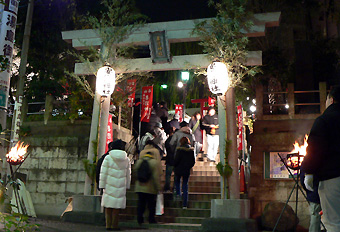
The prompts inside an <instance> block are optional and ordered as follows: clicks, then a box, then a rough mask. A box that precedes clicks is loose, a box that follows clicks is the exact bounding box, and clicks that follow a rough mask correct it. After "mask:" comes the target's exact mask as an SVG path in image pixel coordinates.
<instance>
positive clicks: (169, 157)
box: [164, 128, 175, 192]
mask: <svg viewBox="0 0 340 232" xmlns="http://www.w3.org/2000/svg"><path fill="white" fill-rule="evenodd" d="M173 134H174V129H173V128H170V130H169V137H168V138H167V140H166V141H165V149H166V158H165V165H166V168H165V184H164V192H170V191H171V190H170V182H171V174H172V171H173V169H174V163H175V150H174V149H173V146H171V145H170V140H171V138H172V136H173Z"/></svg>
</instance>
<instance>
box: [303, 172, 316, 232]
mask: <svg viewBox="0 0 340 232" xmlns="http://www.w3.org/2000/svg"><path fill="white" fill-rule="evenodd" d="M304 181H305V173H304V172H303V171H301V173H300V182H301V185H302V187H303V189H304V190H305V191H306V195H307V201H308V202H309V212H310V223H309V230H308V231H309V232H321V215H320V211H321V205H320V197H319V194H318V186H319V180H318V179H317V178H314V180H313V190H314V191H310V190H308V189H307V188H306V186H305V183H304Z"/></svg>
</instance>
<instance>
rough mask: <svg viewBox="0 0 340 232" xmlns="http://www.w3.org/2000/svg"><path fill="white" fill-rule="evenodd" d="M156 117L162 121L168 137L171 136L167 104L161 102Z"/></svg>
mask: <svg viewBox="0 0 340 232" xmlns="http://www.w3.org/2000/svg"><path fill="white" fill-rule="evenodd" d="M156 115H157V116H158V117H159V118H160V119H161V120H162V125H163V128H164V131H165V133H166V134H167V135H168V134H169V127H170V126H169V123H168V117H169V113H168V108H167V107H166V102H165V101H161V102H160V103H159V107H158V108H157V110H156Z"/></svg>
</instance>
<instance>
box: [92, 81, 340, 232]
mask: <svg viewBox="0 0 340 232" xmlns="http://www.w3.org/2000/svg"><path fill="white" fill-rule="evenodd" d="M178 119H179V115H175V116H174V117H173V119H171V120H169V119H168V110H167V108H166V104H165V103H164V102H162V103H160V104H159V107H157V108H155V109H153V110H152V114H151V117H150V122H149V123H148V124H147V125H145V127H144V134H143V136H142V137H141V139H140V142H139V144H138V150H139V159H138V160H137V162H136V163H135V165H134V170H133V172H132V173H135V175H137V177H136V182H135V192H136V193H137V194H138V206H137V221H138V223H139V224H143V223H144V218H143V214H144V211H145V209H146V207H147V208H148V212H149V216H148V222H149V223H157V222H156V219H155V211H156V199H157V194H158V193H159V192H163V191H164V192H171V190H172V189H171V176H172V173H173V172H174V200H182V206H183V209H186V208H187V207H188V183H189V177H190V170H191V169H192V168H193V166H194V165H195V160H196V156H197V154H198V153H199V152H201V151H202V144H203V137H202V130H205V131H206V136H207V137H206V139H207V158H208V160H209V161H212V162H214V161H215V160H216V155H217V152H218V146H219V144H218V143H219V139H218V134H219V133H218V130H219V125H218V117H217V115H216V111H215V109H214V107H210V108H209V109H208V113H207V115H205V116H204V117H203V118H202V115H201V114H200V113H199V112H197V113H195V114H194V115H193V116H192V118H191V120H190V122H189V123H187V122H185V121H182V122H179V121H178ZM339 139H340V87H339V86H336V87H334V88H332V89H331V91H330V93H329V94H328V96H327V101H326V110H325V112H324V113H323V114H322V115H321V116H320V117H318V118H317V119H316V120H315V122H314V124H313V126H312V129H311V131H310V134H309V138H308V147H307V155H306V156H305V158H304V160H303V162H302V165H301V183H302V185H303V187H304V188H305V190H306V192H307V200H308V201H309V202H310V212H311V222H310V228H309V231H321V228H320V224H324V226H325V228H326V229H327V231H329V232H338V231H340V207H339V205H340V167H339V164H340V147H339V146H338V143H339ZM124 147H125V143H124V142H123V141H121V140H116V141H114V142H111V143H110V144H109V145H108V149H109V151H108V152H107V153H106V154H104V155H103V156H102V158H101V159H100V160H99V161H98V165H97V184H98V189H99V190H100V191H101V193H102V194H103V197H102V206H103V207H105V215H106V227H107V230H118V229H119V228H118V215H119V210H120V209H122V208H125V207H126V189H128V188H130V184H131V164H130V162H129V159H128V158H127V154H126V152H125V151H124ZM162 159H165V164H166V171H165V184H164V186H163V188H162V186H161V176H162V175H163V171H162V165H161V160H162ZM146 163H147V165H145V164H146ZM145 166H147V168H145ZM142 167H143V168H142ZM142 169H143V170H142ZM144 169H145V170H144ZM140 173H141V174H140ZM139 175H143V178H142V177H139ZM321 210H322V211H321ZM320 212H322V222H323V223H321V214H320Z"/></svg>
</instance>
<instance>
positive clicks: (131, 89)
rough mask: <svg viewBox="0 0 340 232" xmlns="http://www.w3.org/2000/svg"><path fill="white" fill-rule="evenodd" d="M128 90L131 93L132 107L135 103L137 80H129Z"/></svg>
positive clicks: (130, 104)
mask: <svg viewBox="0 0 340 232" xmlns="http://www.w3.org/2000/svg"><path fill="white" fill-rule="evenodd" d="M126 90H127V92H128V93H129V96H128V106H129V107H132V106H133V104H134V102H135V91H136V79H131V80H127V86H126Z"/></svg>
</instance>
